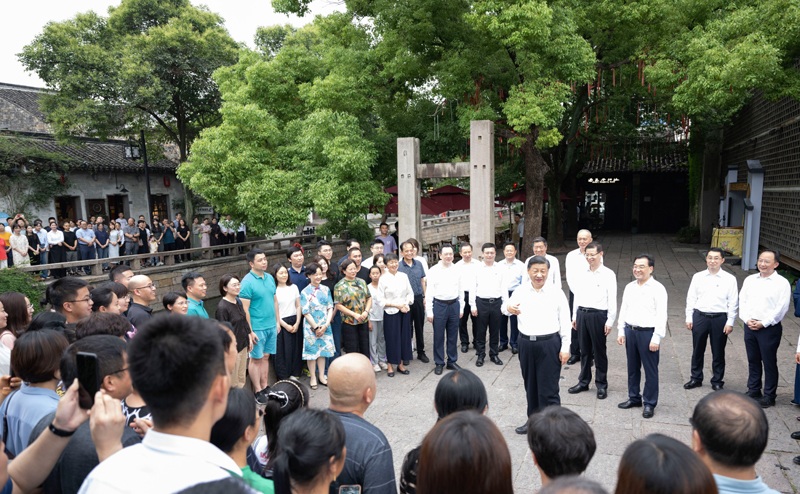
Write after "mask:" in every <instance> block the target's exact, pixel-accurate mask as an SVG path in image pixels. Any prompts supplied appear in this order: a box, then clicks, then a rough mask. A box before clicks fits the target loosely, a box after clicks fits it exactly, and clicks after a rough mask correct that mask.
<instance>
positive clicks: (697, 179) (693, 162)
mask: <svg viewBox="0 0 800 494" xmlns="http://www.w3.org/2000/svg"><path fill="white" fill-rule="evenodd" d="M702 186H703V155H702V154H699V153H689V206H690V207H692V208H694V207H696V206H697V201H698V200H699V199H700V189H701V188H702Z"/></svg>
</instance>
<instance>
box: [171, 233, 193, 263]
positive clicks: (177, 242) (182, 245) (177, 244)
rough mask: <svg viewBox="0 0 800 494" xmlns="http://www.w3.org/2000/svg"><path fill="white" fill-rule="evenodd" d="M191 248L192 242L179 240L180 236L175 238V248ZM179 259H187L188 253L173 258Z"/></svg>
mask: <svg viewBox="0 0 800 494" xmlns="http://www.w3.org/2000/svg"><path fill="white" fill-rule="evenodd" d="M191 248H192V244H191V243H189V242H188V241H185V240H181V239H180V238H176V239H175V249H176V250H183V249H191ZM181 259H183V260H184V261H188V260H189V254H181V255H178V256H175V260H176V261H177V260H181Z"/></svg>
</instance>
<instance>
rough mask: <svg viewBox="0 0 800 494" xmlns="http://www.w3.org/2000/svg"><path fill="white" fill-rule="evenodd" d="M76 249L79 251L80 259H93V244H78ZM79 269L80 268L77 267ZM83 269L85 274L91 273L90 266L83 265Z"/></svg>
mask: <svg viewBox="0 0 800 494" xmlns="http://www.w3.org/2000/svg"><path fill="white" fill-rule="evenodd" d="M78 250H79V251H80V253H81V261H88V260H89V259H94V245H83V244H80V245H78ZM78 271H80V268H78ZM83 271H84V272H85V273H86V274H92V268H91V266H84V267H83Z"/></svg>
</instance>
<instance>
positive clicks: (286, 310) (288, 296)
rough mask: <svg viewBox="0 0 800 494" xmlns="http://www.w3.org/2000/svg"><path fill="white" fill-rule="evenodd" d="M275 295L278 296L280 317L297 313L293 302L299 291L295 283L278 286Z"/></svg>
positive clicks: (283, 317) (284, 317)
mask: <svg viewBox="0 0 800 494" xmlns="http://www.w3.org/2000/svg"><path fill="white" fill-rule="evenodd" d="M275 295H276V296H277V297H278V312H279V313H280V316H281V319H286V318H287V317H292V316H296V315H297V306H296V305H295V303H296V302H297V299H298V298H300V291H299V290H298V289H297V285H294V284H292V285H289V286H279V287H278V288H277V289H276V290H275Z"/></svg>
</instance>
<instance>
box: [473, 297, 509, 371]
mask: <svg viewBox="0 0 800 494" xmlns="http://www.w3.org/2000/svg"><path fill="white" fill-rule="evenodd" d="M489 300H491V299H485V298H476V299H475V305H476V306H477V308H478V318H477V319H478V320H477V324H476V325H475V332H474V334H475V349H476V350H477V355H478V357H480V358H484V357H486V327H487V326H488V327H489V356H490V357H496V356H497V347H498V342H499V341H500V324H501V323H502V320H503V319H502V316H503V313H502V312H501V311H500V306H501V305H502V304H503V299H501V298H497V299H494V302H489Z"/></svg>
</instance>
